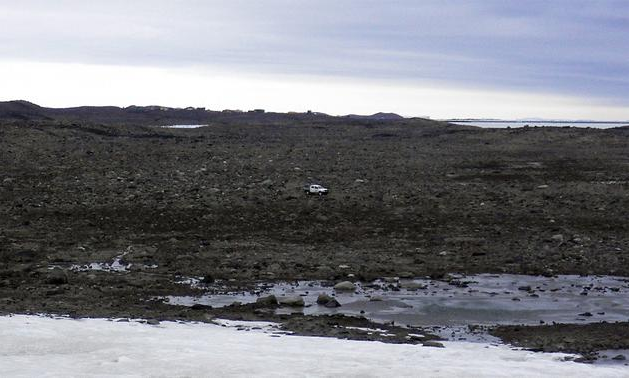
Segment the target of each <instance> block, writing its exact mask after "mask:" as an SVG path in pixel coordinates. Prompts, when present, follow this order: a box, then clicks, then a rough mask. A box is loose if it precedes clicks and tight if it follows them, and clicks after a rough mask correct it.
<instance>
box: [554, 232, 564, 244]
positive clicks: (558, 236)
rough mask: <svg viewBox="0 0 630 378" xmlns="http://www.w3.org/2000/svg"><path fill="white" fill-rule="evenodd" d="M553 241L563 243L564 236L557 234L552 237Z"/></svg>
mask: <svg viewBox="0 0 630 378" xmlns="http://www.w3.org/2000/svg"><path fill="white" fill-rule="evenodd" d="M551 240H553V241H556V242H559V243H562V242H563V241H564V235H562V234H555V235H552V236H551Z"/></svg>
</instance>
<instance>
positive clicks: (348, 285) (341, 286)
mask: <svg viewBox="0 0 630 378" xmlns="http://www.w3.org/2000/svg"><path fill="white" fill-rule="evenodd" d="M356 288H357V287H356V285H355V284H353V283H352V282H350V281H343V282H339V283H338V284H336V285H335V287H334V289H335V290H338V291H354V290H355V289H356Z"/></svg>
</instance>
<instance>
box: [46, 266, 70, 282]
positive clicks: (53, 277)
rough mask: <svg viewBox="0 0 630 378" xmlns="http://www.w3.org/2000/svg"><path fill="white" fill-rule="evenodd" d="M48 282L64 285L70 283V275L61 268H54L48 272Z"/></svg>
mask: <svg viewBox="0 0 630 378" xmlns="http://www.w3.org/2000/svg"><path fill="white" fill-rule="evenodd" d="M46 283H47V284H50V285H63V284H67V283H68V275H67V274H66V272H64V271H63V269H61V268H54V269H51V270H50V271H49V272H48V275H47V276H46Z"/></svg>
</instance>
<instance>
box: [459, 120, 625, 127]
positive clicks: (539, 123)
mask: <svg viewBox="0 0 630 378" xmlns="http://www.w3.org/2000/svg"><path fill="white" fill-rule="evenodd" d="M447 122H450V123H454V124H457V125H469V126H478V127H486V128H508V127H510V128H514V127H525V126H528V127H542V126H550V127H592V128H596V129H609V128H612V127H623V126H626V127H627V126H628V121H614V122H593V121H503V120H501V121H477V120H471V121H460V120H449V121H447Z"/></svg>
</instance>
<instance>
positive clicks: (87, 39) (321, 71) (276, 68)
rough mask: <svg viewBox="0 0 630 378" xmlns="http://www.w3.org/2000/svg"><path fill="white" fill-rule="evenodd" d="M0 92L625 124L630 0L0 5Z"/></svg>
mask: <svg viewBox="0 0 630 378" xmlns="http://www.w3.org/2000/svg"><path fill="white" fill-rule="evenodd" d="M0 25H1V26H0V31H1V33H0V83H2V84H0V99H2V100H9V99H26V100H30V101H33V102H36V103H39V104H41V105H45V106H74V105H105V104H108V105H120V106H127V105H131V104H136V105H149V104H159V105H165V106H188V105H191V106H205V107H207V108H210V109H223V108H240V109H250V108H254V107H256V108H267V109H269V110H277V111H290V110H295V111H305V110H307V109H312V110H315V111H323V112H328V113H332V114H347V113H374V112H377V111H394V112H398V113H400V114H403V115H407V116H431V117H434V118H451V117H496V118H522V117H544V118H565V119H576V118H582V119H584V118H590V119H600V120H604V119H608V120H612V119H623V120H625V119H628V1H627V0H620V1H616V0H590V1H579V0H545V1H535V0H528V1H518V0H514V1H491V0H478V1H475V0H458V1H437V0H435V1H369V0H345V1H344V0H334V1H315V0H304V1H296V0H284V1H283V0H272V1H234V0H230V1H227V0H226V1H192V0H191V1H173V0H171V1H158V0H152V1H133V2H132V1H111V0H110V1H78V0H76V1H75V0H66V1H63V0H59V1H34V0H21V1H9V0H0Z"/></svg>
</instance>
